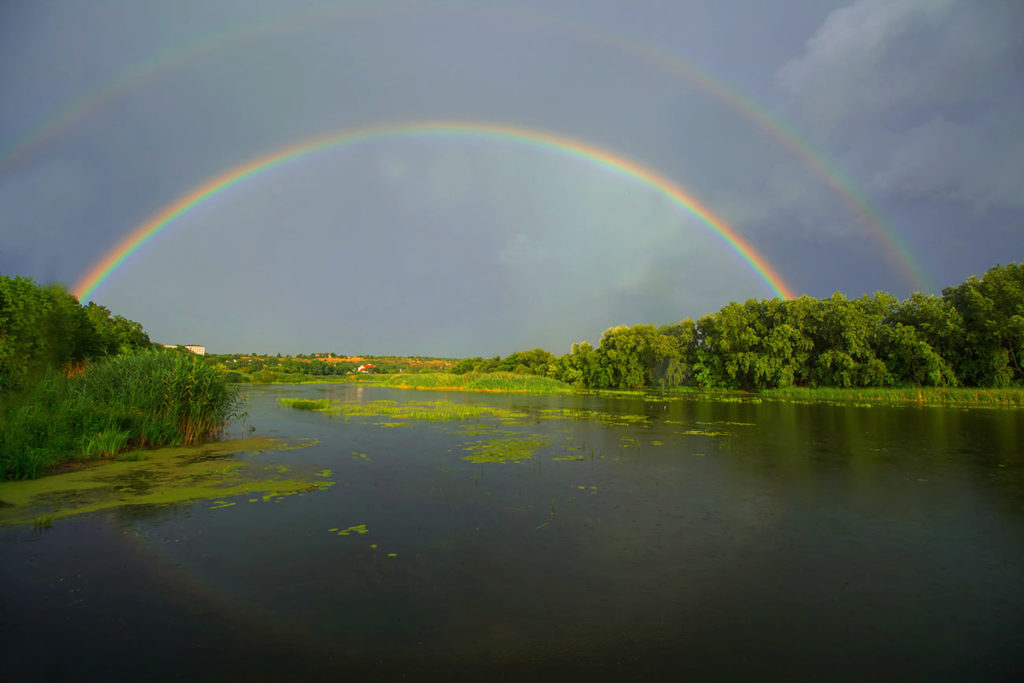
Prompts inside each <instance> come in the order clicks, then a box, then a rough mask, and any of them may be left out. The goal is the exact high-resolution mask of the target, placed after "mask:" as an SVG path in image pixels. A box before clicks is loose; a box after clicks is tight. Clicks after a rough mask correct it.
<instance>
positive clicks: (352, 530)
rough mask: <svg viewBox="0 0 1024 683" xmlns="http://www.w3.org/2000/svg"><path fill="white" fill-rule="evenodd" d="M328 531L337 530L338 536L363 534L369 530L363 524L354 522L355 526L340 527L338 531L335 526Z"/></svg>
mask: <svg viewBox="0 0 1024 683" xmlns="http://www.w3.org/2000/svg"><path fill="white" fill-rule="evenodd" d="M329 531H337V532H338V535H339V536H348V535H350V534H365V533H368V532H369V531H370V530H369V529H367V528H366V525H365V524H356V525H355V526H350V527H349V528H347V529H341V530H340V531H338V529H337V528H334V529H329Z"/></svg>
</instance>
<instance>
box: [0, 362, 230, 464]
mask: <svg viewBox="0 0 1024 683" xmlns="http://www.w3.org/2000/svg"><path fill="white" fill-rule="evenodd" d="M2 399H3V403H2V408H0V480H3V479H32V478H34V477H38V476H40V475H41V474H43V473H44V472H46V471H47V470H48V469H51V468H54V467H56V466H59V465H61V464H63V463H67V462H76V461H90V460H98V459H105V460H110V459H117V458H119V457H125V456H124V454H125V453H128V452H130V451H135V450H137V449H140V448H151V447H156V446H168V445H175V446H180V445H193V444H198V443H201V442H203V441H205V440H206V439H209V438H210V437H214V436H217V435H219V434H220V432H221V431H222V430H223V428H224V426H225V425H226V424H227V423H228V422H229V421H230V420H231V419H233V418H234V417H237V416H238V414H239V411H240V408H241V401H240V399H239V397H238V389H237V387H235V386H233V385H229V384H227V383H226V382H225V381H224V378H223V374H222V373H221V372H219V371H217V370H216V369H214V368H212V367H211V366H210V365H208V364H206V363H204V362H203V361H202V359H201V358H200V357H198V356H195V355H193V354H191V353H179V352H174V351H135V352H130V353H124V354H121V355H117V356H112V357H107V358H101V359H98V360H93V361H89V362H88V363H86V364H85V366H84V367H83V368H82V369H81V371H80V372H78V373H77V374H73V375H71V376H66V375H65V374H64V373H63V372H60V371H56V370H52V371H50V372H48V373H47V374H46V375H44V376H43V377H41V378H40V379H39V380H37V381H35V382H33V383H31V384H30V385H28V386H27V387H26V388H25V389H23V390H22V391H20V392H17V393H6V394H4V395H3V397H2Z"/></svg>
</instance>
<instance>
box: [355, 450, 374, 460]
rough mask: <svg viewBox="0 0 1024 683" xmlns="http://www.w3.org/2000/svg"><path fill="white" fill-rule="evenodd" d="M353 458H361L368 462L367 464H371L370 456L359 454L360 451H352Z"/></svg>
mask: <svg viewBox="0 0 1024 683" xmlns="http://www.w3.org/2000/svg"><path fill="white" fill-rule="evenodd" d="M352 457H353V458H360V459H362V460H366V461H367V462H369V460H370V456H368V455H367V454H366V453H359V452H358V451H352Z"/></svg>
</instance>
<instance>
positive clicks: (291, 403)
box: [281, 398, 331, 410]
mask: <svg viewBox="0 0 1024 683" xmlns="http://www.w3.org/2000/svg"><path fill="white" fill-rule="evenodd" d="M281 403H283V404H284V405H286V406H288V407H289V408H295V409H296V410H326V409H327V408H330V407H331V400H330V399H328V398H317V399H310V398H282V399H281Z"/></svg>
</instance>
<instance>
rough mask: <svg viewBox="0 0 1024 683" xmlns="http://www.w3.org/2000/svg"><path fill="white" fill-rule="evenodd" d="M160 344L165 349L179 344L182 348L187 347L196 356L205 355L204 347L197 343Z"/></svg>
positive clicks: (176, 346)
mask: <svg viewBox="0 0 1024 683" xmlns="http://www.w3.org/2000/svg"><path fill="white" fill-rule="evenodd" d="M160 346H162V347H164V348H165V349H176V348H178V347H179V346H180V347H182V348H185V349H188V350H189V351H191V352H192V353H194V354H196V355H197V356H205V355H206V347H205V346H200V345H199V344H161V345H160Z"/></svg>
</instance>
